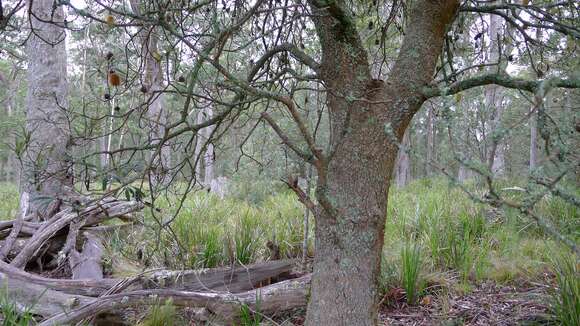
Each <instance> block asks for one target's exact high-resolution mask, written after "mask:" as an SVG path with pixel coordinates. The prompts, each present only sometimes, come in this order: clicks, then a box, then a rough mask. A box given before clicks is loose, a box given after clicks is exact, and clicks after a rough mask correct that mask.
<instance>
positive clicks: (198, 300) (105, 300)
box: [39, 275, 310, 326]
mask: <svg viewBox="0 0 580 326" xmlns="http://www.w3.org/2000/svg"><path fill="white" fill-rule="evenodd" d="M309 288H310V275H306V276H303V277H300V278H297V279H292V280H287V281H283V282H280V283H275V284H272V285H269V286H266V287H263V288H259V289H256V290H252V291H247V292H243V293H237V294H230V293H212V292H188V291H176V290H165V289H156V290H140V291H131V292H124V293H119V294H114V295H110V296H105V297H100V298H97V299H94V300H93V301H92V302H91V303H89V304H86V305H83V306H80V307H79V308H77V309H74V310H72V311H69V312H63V313H60V314H58V315H55V316H53V317H51V318H49V319H47V320H45V321H44V322H42V323H40V324H39V326H53V325H66V324H73V323H76V322H78V321H81V320H83V319H85V318H88V317H91V316H95V315H97V314H99V313H103V312H107V311H111V310H117V309H121V308H124V307H130V306H135V305H144V304H145V305H156V304H159V303H163V302H165V300H171V302H172V304H173V305H175V306H179V307H202V308H205V309H207V310H208V311H209V312H210V313H212V314H214V315H216V316H217V317H219V318H220V319H221V320H224V321H225V322H227V323H231V322H233V321H234V320H236V319H237V318H238V317H239V315H240V312H241V308H242V307H243V306H247V307H248V308H249V309H250V310H251V311H256V312H259V313H261V314H265V315H272V314H275V313H280V312H284V311H288V310H292V309H295V308H299V307H304V306H305V305H306V303H307V297H308V292H309Z"/></svg>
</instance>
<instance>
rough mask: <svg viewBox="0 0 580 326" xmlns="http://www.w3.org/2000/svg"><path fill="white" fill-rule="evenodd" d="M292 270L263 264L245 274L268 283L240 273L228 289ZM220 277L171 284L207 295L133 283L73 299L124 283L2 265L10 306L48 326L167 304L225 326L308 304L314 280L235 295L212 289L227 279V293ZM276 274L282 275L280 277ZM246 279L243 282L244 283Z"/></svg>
mask: <svg viewBox="0 0 580 326" xmlns="http://www.w3.org/2000/svg"><path fill="white" fill-rule="evenodd" d="M287 264H288V262H270V263H262V264H260V265H261V266H263V267H264V266H267V267H266V268H265V269H264V270H261V269H259V268H257V266H248V267H247V268H243V269H244V272H243V273H242V274H247V273H248V271H249V270H252V271H254V272H256V274H257V275H262V277H257V276H256V277H254V276H252V275H249V276H247V277H245V279H244V277H241V275H240V269H239V268H238V269H234V271H233V272H230V275H233V276H232V277H233V279H237V281H235V282H234V281H232V283H230V284H228V286H227V287H228V288H237V289H242V288H244V287H248V286H250V283H251V282H257V281H258V280H259V279H260V278H263V277H264V276H265V275H268V276H269V277H268V278H271V277H275V276H278V275H279V272H280V270H283V271H288V270H289V269H286V268H282V267H284V266H287ZM268 265H270V266H268ZM214 271H215V272H216V274H217V275H219V276H216V275H212V274H213V273H211V270H210V271H205V272H201V273H199V272H198V275H197V276H196V278H195V279H194V278H191V277H192V276H190V275H193V274H194V273H193V272H186V273H185V276H186V279H187V278H190V279H191V280H192V282H198V283H197V285H195V284H194V285H187V284H182V283H180V282H181V281H179V282H176V280H175V279H173V278H170V279H168V280H172V281H170V283H171V282H172V283H171V284H172V285H173V286H178V287H190V288H195V287H198V288H205V289H206V290H203V291H198V292H194V291H181V290H175V289H146V290H135V288H139V287H141V286H142V285H143V284H142V282H134V281H135V280H134V279H133V280H132V283H130V286H129V288H128V290H127V292H123V293H119V294H112V295H105V296H102V297H98V298H95V297H91V296H87V295H79V294H71V292H74V293H84V294H88V295H95V294H97V293H101V294H102V293H104V291H106V290H105V289H106V288H107V287H108V288H111V287H115V286H117V284H119V283H118V282H119V280H112V279H102V280H64V279H62V280H61V279H47V278H43V277H40V276H37V275H33V274H30V273H27V272H25V271H22V270H20V269H18V268H15V267H13V266H10V265H9V264H6V263H4V262H0V282H1V283H2V284H4V285H5V287H6V291H7V295H8V297H9V298H10V300H12V301H14V302H15V303H16V304H17V306H18V307H21V308H23V309H24V308H25V307H28V308H30V311H31V312H32V313H34V314H38V315H41V316H44V317H49V319H48V320H46V321H45V323H43V325H55V324H58V325H62V324H67V323H73V322H77V321H79V320H82V319H85V318H87V317H90V316H93V315H96V314H98V313H102V312H118V311H119V309H121V308H123V307H128V306H134V305H138V304H148V305H150V304H158V303H160V302H163V301H164V300H166V299H171V300H172V302H173V304H175V305H177V306H182V307H200V308H205V309H207V310H208V311H209V312H210V313H212V314H215V315H217V316H219V318H221V319H223V320H225V321H231V320H234V319H235V318H236V317H237V316H238V315H239V313H240V308H241V305H247V306H248V307H249V308H250V309H251V310H256V311H259V312H260V313H264V314H273V313H276V312H282V311H286V310H288V309H293V308H297V307H301V306H304V305H305V304H306V298H307V292H308V287H309V281H310V277H309V276H305V277H301V278H297V279H293V280H287V281H283V282H280V283H275V284H272V285H269V286H265V287H261V288H258V289H255V290H250V291H246V292H241V293H229V292H221V291H220V292H217V291H216V290H215V289H212V287H211V286H208V285H210V284H214V285H215V287H216V288H220V282H217V281H216V279H220V278H221V284H222V286H221V287H223V284H224V274H221V273H222V272H223V271H224V270H223V269H216V270H214ZM274 273H278V274H277V275H274ZM168 274H171V275H176V274H174V273H165V274H164V275H165V276H167V275H168ZM165 276H164V277H165ZM204 279H205V280H207V283H204ZM241 279H243V280H242V281H240V280H241ZM249 280H250V281H249ZM212 282H213V283H212ZM238 283H239V284H238ZM148 285H151V283H148ZM119 289H120V290H122V289H123V287H119ZM67 292H68V293H67ZM160 300H161V301H160Z"/></svg>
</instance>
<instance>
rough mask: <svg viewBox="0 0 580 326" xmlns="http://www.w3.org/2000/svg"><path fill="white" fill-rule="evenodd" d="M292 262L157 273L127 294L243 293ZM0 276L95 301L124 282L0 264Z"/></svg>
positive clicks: (134, 284)
mask: <svg viewBox="0 0 580 326" xmlns="http://www.w3.org/2000/svg"><path fill="white" fill-rule="evenodd" d="M292 267H293V261H292V260H280V261H271V262H264V263H258V264H252V265H248V266H245V267H236V268H212V269H203V270H190V271H158V272H154V273H152V274H151V276H147V275H146V273H143V276H142V277H140V278H139V280H136V281H134V282H132V284H131V285H130V286H129V289H130V290H140V289H154V288H173V289H176V290H188V291H228V292H232V293H236V292H243V291H247V290H251V289H254V288H256V287H257V286H258V285H259V284H260V283H265V282H266V281H268V280H270V279H273V278H276V277H279V276H280V275H283V274H287V273H289V272H290V271H291V270H292ZM0 273H4V274H5V275H7V276H8V277H10V278H14V279H18V280H21V281H24V282H29V283H34V284H38V285H41V286H44V287H47V288H49V289H51V290H56V291H60V292H64V293H69V294H78V295H84V296H92V297H98V296H100V295H102V294H103V293H105V292H106V291H108V290H109V289H110V288H112V287H114V286H115V285H117V284H119V283H121V282H123V281H124V279H110V278H109V279H107V278H105V279H102V280H91V279H85V280H80V279H79V280H68V279H52V278H45V277H42V276H38V275H35V274H32V273H28V272H25V271H23V270H20V269H18V268H15V267H13V266H10V265H9V264H7V263H5V262H1V261H0Z"/></svg>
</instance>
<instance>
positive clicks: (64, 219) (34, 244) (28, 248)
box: [10, 200, 143, 268]
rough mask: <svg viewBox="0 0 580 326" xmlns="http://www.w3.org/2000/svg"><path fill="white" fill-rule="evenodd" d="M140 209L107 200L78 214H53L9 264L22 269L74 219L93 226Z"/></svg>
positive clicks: (130, 204) (136, 203)
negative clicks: (84, 221)
mask: <svg viewBox="0 0 580 326" xmlns="http://www.w3.org/2000/svg"><path fill="white" fill-rule="evenodd" d="M141 208H143V204H142V203H139V202H135V201H130V202H121V201H110V200H109V201H107V202H103V201H100V202H98V203H97V204H94V205H91V206H89V207H87V208H85V209H83V210H81V211H80V212H75V211H73V210H70V209H66V210H63V211H61V212H59V213H57V214H55V215H54V216H53V217H52V218H50V219H49V220H48V221H47V222H45V223H43V225H42V227H40V228H39V229H38V231H37V232H35V233H34V235H33V236H32V238H30V240H29V241H27V243H26V245H25V246H24V248H22V250H21V251H20V253H19V254H18V255H17V256H16V257H15V258H14V259H13V260H12V261H11V262H10V264H11V265H12V266H14V267H17V268H23V267H24V266H25V265H26V263H27V262H28V261H29V260H30V259H31V258H32V257H33V256H34V254H35V253H36V252H37V250H39V249H40V247H41V246H42V245H43V244H44V243H45V242H46V241H48V240H49V239H50V238H51V237H52V236H54V235H55V234H56V233H57V232H59V231H60V230H62V229H63V228H65V227H67V226H68V225H69V224H70V223H71V222H73V221H74V220H75V219H77V220H82V219H85V218H86V223H84V225H93V224H96V223H99V222H102V221H104V220H106V219H111V218H115V217H120V216H124V215H127V214H129V213H132V212H134V211H137V210H140V209H141Z"/></svg>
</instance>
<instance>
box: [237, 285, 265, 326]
mask: <svg viewBox="0 0 580 326" xmlns="http://www.w3.org/2000/svg"><path fill="white" fill-rule="evenodd" d="M259 311H260V295H259V292H258V294H256V309H255V310H254V311H252V310H251V309H250V307H248V305H246V304H242V306H241V308H240V325H241V326H259V325H260V323H261V322H262V315H261V314H260V312H259Z"/></svg>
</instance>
